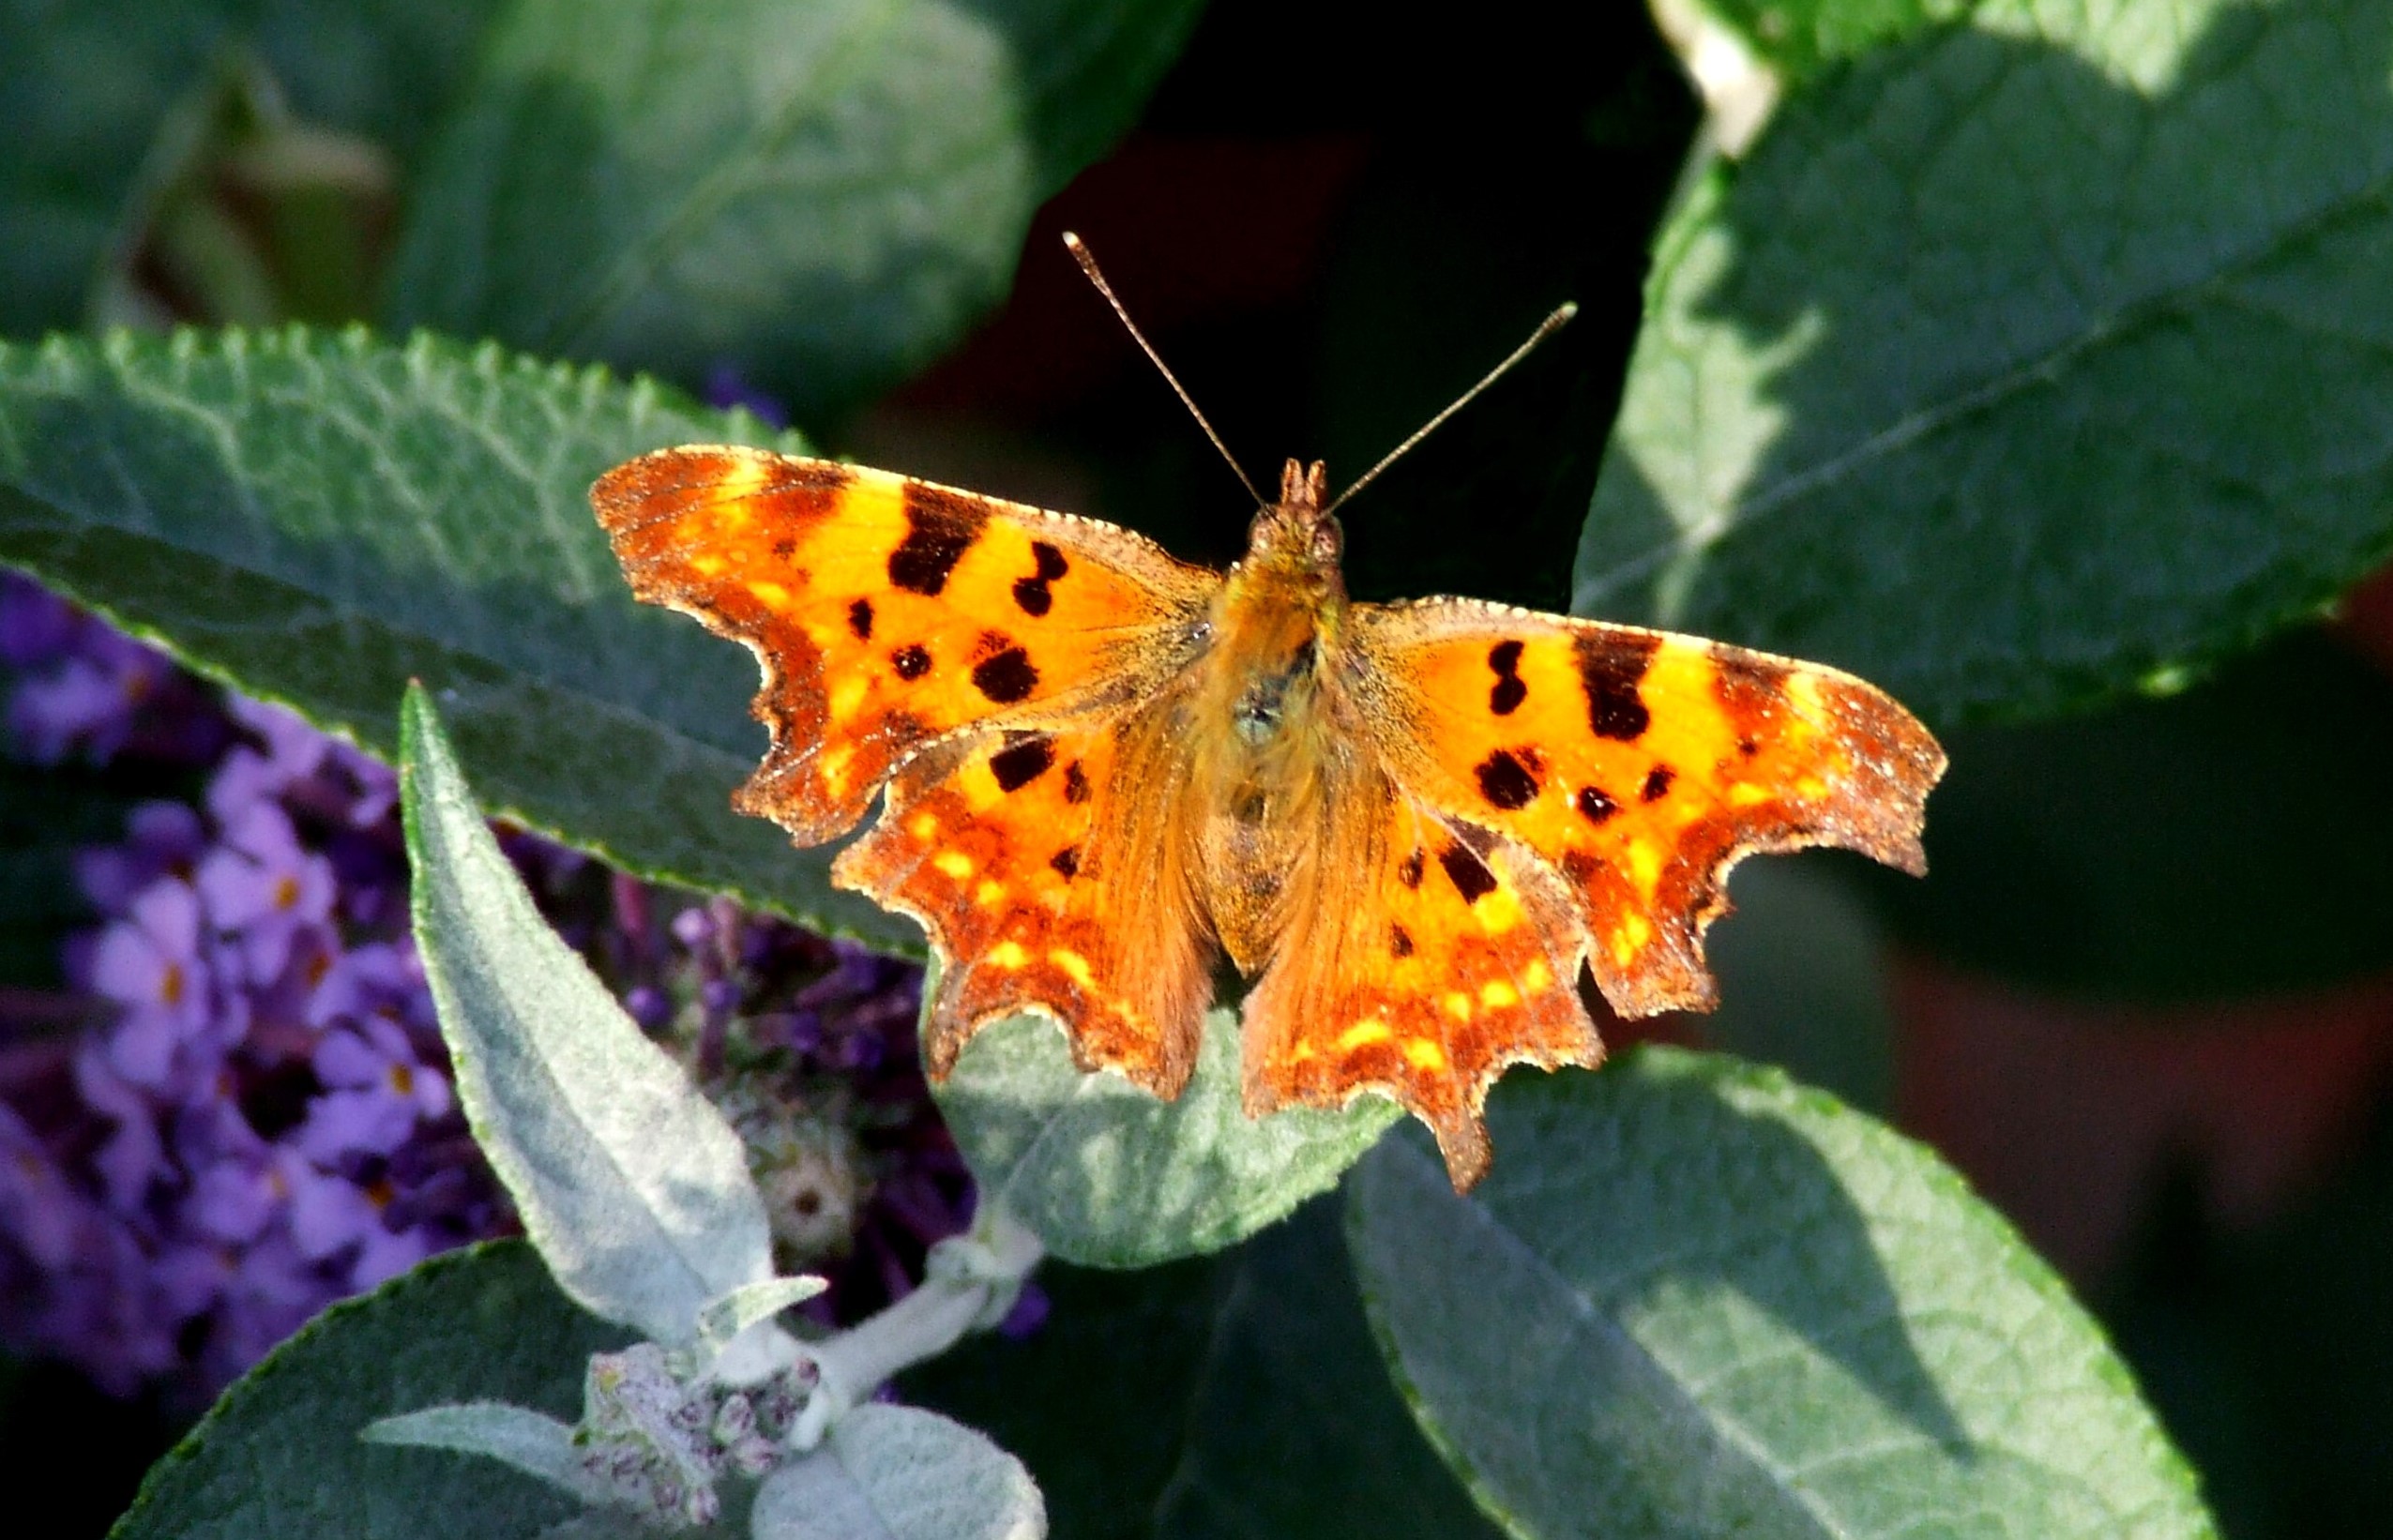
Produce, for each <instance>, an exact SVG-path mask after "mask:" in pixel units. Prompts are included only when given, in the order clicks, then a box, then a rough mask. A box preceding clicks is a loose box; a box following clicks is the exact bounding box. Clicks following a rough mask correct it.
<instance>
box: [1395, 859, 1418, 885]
mask: <svg viewBox="0 0 2393 1540" xmlns="http://www.w3.org/2000/svg"><path fill="white" fill-rule="evenodd" d="M1396 880H1397V881H1398V882H1400V883H1403V884H1404V885H1405V886H1406V887H1418V886H1420V885H1421V853H1420V852H1419V851H1415V852H1414V853H1412V854H1410V855H1408V856H1406V857H1404V861H1403V864H1402V865H1401V866H1400V867H1398V868H1396Z"/></svg>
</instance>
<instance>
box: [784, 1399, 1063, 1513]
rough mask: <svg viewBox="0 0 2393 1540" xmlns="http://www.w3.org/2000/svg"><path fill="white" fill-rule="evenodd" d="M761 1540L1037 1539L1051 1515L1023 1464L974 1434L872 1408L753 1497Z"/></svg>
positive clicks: (905, 1411)
mask: <svg viewBox="0 0 2393 1540" xmlns="http://www.w3.org/2000/svg"><path fill="white" fill-rule="evenodd" d="M750 1522H751V1524H752V1525H753V1532H754V1534H755V1537H756V1540H1038V1537H1039V1536H1042V1535H1044V1534H1045V1533H1046V1532H1047V1512H1046V1509H1045V1508H1043V1507H1042V1506H1041V1505H1040V1504H1039V1501H1038V1488H1037V1487H1035V1486H1033V1485H1032V1484H1031V1479H1030V1472H1027V1471H1025V1470H1023V1469H1022V1461H1020V1460H1018V1459H1016V1458H1014V1457H1012V1456H1011V1455H1008V1454H1007V1453H1006V1452H1005V1451H1004V1450H1002V1449H1000V1448H998V1447H997V1446H996V1445H995V1444H993V1443H992V1442H989V1441H988V1440H987V1439H985V1438H983V1437H981V1436H980V1435H979V1434H977V1433H976V1432H974V1431H973V1430H972V1429H971V1428H969V1427H961V1426H959V1425H958V1424H955V1423H951V1422H949V1421H948V1420H947V1418H945V1417H942V1416H939V1415H937V1414H936V1413H934V1412H923V1411H919V1410H917V1409H916V1408H914V1407H909V1406H874V1405H871V1404H867V1405H864V1406H860V1407H857V1408H856V1410H855V1411H853V1412H849V1413H848V1414H847V1415H846V1416H844V1417H841V1419H840V1420H839V1421H838V1422H836V1423H833V1424H832V1425H831V1432H830V1436H829V1437H828V1438H826V1439H825V1440H824V1441H823V1444H822V1446H821V1447H820V1448H818V1449H816V1450H815V1451H814V1453H812V1454H811V1455H809V1456H808V1457H806V1458H804V1459H801V1460H796V1461H795V1462H793V1463H791V1464H788V1465H784V1466H782V1467H781V1468H780V1470H778V1471H776V1472H773V1473H772V1474H771V1475H770V1476H767V1477H766V1478H765V1485H764V1487H763V1488H762V1489H761V1490H759V1491H758V1492H757V1494H756V1507H755V1512H754V1516H753V1517H752V1519H751V1520H750Z"/></svg>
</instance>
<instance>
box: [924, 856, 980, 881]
mask: <svg viewBox="0 0 2393 1540" xmlns="http://www.w3.org/2000/svg"><path fill="white" fill-rule="evenodd" d="M931 865H932V866H933V867H936V868H938V869H939V870H941V871H943V872H946V873H947V875H948V876H950V877H952V878H954V879H955V880H956V881H957V882H959V883H961V882H962V881H963V880H964V879H965V878H967V877H969V876H971V875H972V857H971V856H969V855H966V854H965V853H963V852H962V851H941V852H940V853H938V854H936V855H934V856H932V857H931Z"/></svg>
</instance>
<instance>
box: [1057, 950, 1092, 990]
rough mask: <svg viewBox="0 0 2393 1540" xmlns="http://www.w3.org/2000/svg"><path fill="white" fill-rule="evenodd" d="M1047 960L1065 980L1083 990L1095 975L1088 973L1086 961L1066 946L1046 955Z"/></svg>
mask: <svg viewBox="0 0 2393 1540" xmlns="http://www.w3.org/2000/svg"><path fill="white" fill-rule="evenodd" d="M1047 960H1048V961H1050V962H1052V963H1053V964H1054V965H1055V966H1056V967H1057V968H1059V969H1061V970H1062V971H1063V974H1064V976H1065V977H1066V978H1068V979H1070V980H1071V981H1072V982H1073V983H1075V984H1077V985H1079V986H1080V987H1081V988H1082V989H1087V988H1088V987H1089V984H1090V981H1091V980H1093V979H1094V978H1095V977H1096V976H1097V975H1096V974H1093V973H1091V972H1090V971H1089V966H1088V959H1086V958H1084V957H1083V956H1081V955H1080V954H1079V953H1078V952H1075V951H1073V950H1072V949H1071V948H1070V947H1068V946H1058V947H1056V948H1054V949H1053V951H1051V952H1049V953H1048V954H1047Z"/></svg>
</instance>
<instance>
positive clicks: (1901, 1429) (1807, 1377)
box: [1349, 1049, 2213, 1540]
mask: <svg viewBox="0 0 2393 1540" xmlns="http://www.w3.org/2000/svg"><path fill="white" fill-rule="evenodd" d="M1488 1121H1489V1125H1490V1127H1491V1130H1492V1133H1493V1135H1494V1139H1495V1147H1496V1161H1495V1166H1494V1170H1493V1171H1492V1173H1491V1174H1490V1175H1489V1177H1488V1179H1487V1180H1486V1181H1485V1182H1483V1183H1482V1184H1481V1185H1479V1186H1478V1187H1477V1189H1476V1190H1475V1191H1474V1192H1473V1194H1472V1195H1471V1196H1470V1197H1468V1198H1458V1197H1457V1196H1455V1194H1454V1192H1453V1190H1452V1188H1451V1187H1450V1186H1448V1185H1447V1184H1446V1176H1445V1169H1444V1167H1443V1166H1442V1165H1441V1164H1440V1163H1439V1161H1438V1160H1437V1157H1436V1155H1434V1153H1433V1152H1431V1151H1430V1150H1429V1149H1427V1148H1426V1147H1425V1146H1424V1145H1423V1143H1422V1142H1421V1141H1417V1140H1388V1141H1387V1142H1386V1145H1384V1146H1383V1147H1382V1148H1381V1150H1380V1151H1379V1152H1377V1153H1376V1154H1374V1155H1372V1156H1371V1158H1370V1159H1369V1160H1367V1161H1365V1162H1364V1163H1363V1164H1362V1165H1361V1166H1360V1167H1359V1168H1357V1170H1356V1175H1355V1180H1354V1183H1353V1203H1352V1214H1351V1223H1350V1226H1349V1240H1350V1242H1351V1244H1352V1246H1353V1249H1354V1253H1355V1259H1356V1271H1357V1272H1358V1273H1359V1274H1360V1276H1361V1277H1362V1280H1363V1290H1364V1296H1365V1299H1366V1301H1367V1303H1368V1304H1369V1306H1370V1309H1371V1318H1372V1321H1373V1323H1374V1325H1375V1326H1376V1327H1377V1328H1378V1330H1379V1333H1380V1336H1381V1339H1382V1342H1383V1345H1384V1346H1385V1347H1386V1351H1387V1353H1388V1357H1389V1359H1390V1361H1391V1362H1392V1363H1393V1364H1394V1366H1395V1367H1396V1371H1397V1374H1398V1377H1399V1380H1400V1381H1401V1383H1403V1384H1404V1386H1405V1387H1406V1390H1407V1393H1408V1395H1409V1396H1410V1397H1411V1398H1412V1400H1413V1404H1414V1410H1415V1412H1416V1415H1417V1416H1418V1417H1419V1418H1420V1420H1421V1422H1422V1425H1423V1426H1424V1427H1426V1428H1427V1429H1428V1430H1429V1432H1430V1436H1431V1439H1432V1441H1433V1442H1436V1443H1437V1444H1438V1445H1439V1446H1440V1447H1441V1448H1442V1449H1443V1450H1444V1451H1445V1452H1446V1456H1447V1457H1448V1458H1449V1459H1450V1460H1452V1461H1453V1462H1454V1464H1455V1465H1456V1466H1457V1467H1458V1468H1459V1469H1460V1470H1462V1472H1463V1473H1464V1474H1465V1476H1466V1478H1467V1479H1468V1480H1469V1481H1470V1483H1471V1484H1472V1486H1473V1487H1474V1488H1475V1490H1476V1491H1477V1493H1478V1495H1479V1498H1480V1501H1481V1502H1483V1503H1485V1504H1486V1505H1488V1506H1489V1507H1490V1508H1491V1510H1492V1511H1496V1512H1499V1513H1502V1514H1503V1515H1504V1516H1505V1517H1506V1518H1507V1522H1508V1523H1509V1524H1510V1525H1511V1527H1512V1528H1513V1529H1514V1530H1515V1531H1516V1532H1519V1533H1522V1534H1525V1535H1537V1536H1553V1535H1565V1534H1574V1535H1575V1534H1600V1535H1604V1536H1608V1537H1614V1540H1625V1537H1629V1536H1636V1535H1683V1534H1728V1533H1735V1534H1750V1535H1789V1536H1810V1535H1839V1536H1844V1535H1893V1534H1898V1533H1901V1534H1921V1533H1981V1532H2000V1533H2007V1534H2022V1535H2025V1534H2033V1535H2036V1536H2038V1537H2039V1540H2065V1537H2067V1536H2072V1535H2085V1536H2104V1537H2108V1536H2113V1535H2120V1534H2137V1535H2151V1536H2162V1535H2208V1534H2211V1533H2212V1532H2213V1529H2212V1525H2211V1522H2210V1519H2209V1517H2208V1516H2207V1515H2206V1514H2205V1513H2204V1510H2203V1507H2202V1504H2201V1502H2200V1501H2199V1500H2198V1498H2197V1497H2196V1495H2195V1492H2194V1480H2193V1474H2192V1472H2190V1471H2189V1469H2188V1468H2187V1467H2186V1465H2185V1463H2184V1462H2183V1460H2182V1459H2180V1458H2179V1457H2178V1456H2177V1455H2176V1453H2175V1452H2174V1451H2173V1449H2171V1447H2170V1446H2169V1443H2168V1442H2167V1440H2166V1438H2165V1437H2164V1436H2163V1435H2162V1433H2161V1431H2160V1428H2159V1427H2158V1424H2157V1423H2156V1422H2155V1421H2154V1420H2153V1417H2152V1415H2151V1413H2150V1412H2149V1411H2147V1410H2146V1409H2145V1407H2144V1405H2143V1402H2142V1401H2141V1400H2140V1399H2139V1398H2138V1397H2137V1395H2136V1392H2135V1387H2134V1385H2133V1383H2132V1382H2131V1381H2129V1379H2128V1374H2127V1371H2126V1369H2125V1368H2124V1367H2123V1366H2121V1365H2120V1363H2119V1361H2118V1359H2117V1358H2116V1357H2115V1356H2114V1355H2113V1352H2112V1351H2111V1348H2110V1346H2109V1344H2108V1343H2107V1342H2106V1341H2105V1340H2104V1339H2103V1336H2102V1335H2101V1332H2100V1331H2099V1330H2098V1328H2097V1327H2096V1326H2095V1324H2094V1322H2093V1321H2091V1320H2089V1319H2088V1318H2087V1317H2086V1316H2085V1314H2084V1312H2083V1310H2082V1309H2081V1308H2080V1307H2079V1306H2077V1304H2076V1303H2075V1302H2074V1301H2073V1300H2072V1299H2070V1297H2069V1295H2068V1291H2067V1289H2066V1288H2065V1287H2064V1286H2063V1285H2062V1283H2061V1282H2060V1280H2059V1279H2058V1278H2057V1277H2055V1276H2053V1275H2052V1271H2051V1269H2050V1268H2048V1267H2047V1266H2045V1264H2044V1263H2043V1262H2042V1261H2040V1260H2038V1259H2037V1257H2036V1256H2035V1254H2034V1253H2032V1252H2031V1251H2029V1250H2028V1249H2027V1248H2026V1246H2024V1245H2022V1243H2021V1241H2020V1240H2019V1238H2018V1236H2017V1235H2016V1234H2015V1233H2013V1231H2012V1230H2010V1228H2009V1226H2008V1225H2007V1224H2006V1223H2005V1222H2004V1221H2003V1220H2002V1219H2001V1218H1999V1217H1998V1216H1997V1215H1995V1214H1994V1213H1993V1211H1992V1210H1991V1209H1989V1208H1987V1207H1985V1206H1984V1205H1983V1204H1981V1203H1979V1202H1978V1201H1977V1200H1976V1199H1974V1198H1973V1197H1972V1196H1971V1195H1970V1194H1969V1192H1968V1191H1967V1189H1966V1188H1965V1187H1964V1186H1963V1185H1961V1180H1960V1178H1959V1177H1957V1176H1955V1175H1954V1174H1953V1172H1952V1171H1951V1170H1949V1169H1948V1168H1946V1166H1945V1165H1944V1164H1943V1163H1942V1162H1941V1161H1939V1160H1938V1159H1937V1158H1936V1157H1935V1156H1934V1155H1932V1154H1931V1153H1930V1152H1929V1151H1928V1150H1926V1149H1925V1148H1923V1147H1921V1146H1919V1145H1916V1144H1914V1143H1912V1142H1910V1141H1909V1140H1904V1139H1902V1138H1901V1137H1900V1136H1898V1135H1896V1134H1894V1133H1892V1132H1891V1131H1889V1130H1888V1129H1886V1127H1884V1126H1883V1125H1879V1124H1877V1123H1875V1122H1873V1121H1871V1120H1870V1119H1869V1118H1866V1117H1864V1116H1862V1115H1860V1114H1859V1113H1856V1112H1853V1111H1849V1110H1846V1109H1844V1108H1842V1107H1840V1106H1839V1105H1838V1104H1837V1103H1836V1102H1834V1101H1833V1100H1831V1099H1830V1098H1828V1097H1826V1096H1825V1095H1821V1094H1819V1093H1817V1092H1810V1091H1805V1090H1802V1089H1801V1088H1799V1087H1797V1086H1795V1085H1794V1084H1793V1083H1792V1082H1790V1081H1789V1080H1786V1079H1785V1077H1783V1076H1782V1075H1780V1074H1778V1073H1777V1072H1775V1071H1770V1070H1762V1069H1756V1068H1753V1067H1751V1066H1749V1065H1743V1064H1737V1063H1736V1062H1734V1061H1733V1060H1725V1059H1715V1058H1707V1057H1705V1056H1703V1055H1697V1054H1689V1053H1684V1052H1679V1051H1674V1050H1670V1049H1642V1050H1635V1051H1632V1052H1630V1053H1629V1054H1627V1055H1625V1056H1624V1057H1623V1058H1622V1060H1621V1061H1620V1062H1618V1063H1617V1064H1614V1065H1613V1066H1612V1067H1610V1068H1608V1069H1606V1070H1604V1071H1602V1072H1601V1073H1599V1074H1590V1073H1587V1072H1584V1071H1565V1072H1562V1073H1559V1074H1554V1075H1540V1076H1522V1077H1515V1078H1513V1079H1512V1080H1507V1081H1506V1082H1505V1083H1504V1084H1503V1085H1501V1086H1500V1087H1499V1088H1498V1090H1497V1094H1496V1095H1495V1096H1494V1097H1493V1098H1492V1102H1491V1105H1490V1108H1489V1120H1488Z"/></svg>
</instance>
